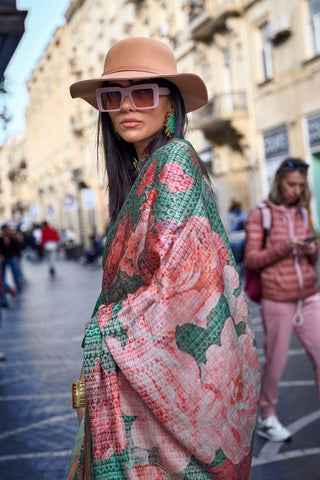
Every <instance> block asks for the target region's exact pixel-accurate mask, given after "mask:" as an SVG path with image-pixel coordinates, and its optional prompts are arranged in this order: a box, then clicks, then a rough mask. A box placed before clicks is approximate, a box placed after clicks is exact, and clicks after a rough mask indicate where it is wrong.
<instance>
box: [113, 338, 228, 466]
mask: <svg viewBox="0 0 320 480" xmlns="http://www.w3.org/2000/svg"><path fill="white" fill-rule="evenodd" d="M136 337H137V333H136ZM106 341H107V345H108V347H109V350H110V352H111V354H112V356H113V357H114V359H115V361H116V363H117V365H118V366H119V369H120V371H121V373H119V375H118V382H119V391H120V399H121V411H122V413H123V414H125V415H130V416H134V417H137V418H136V420H135V421H134V423H133V425H132V428H131V436H132V439H133V442H134V443H135V444H136V445H137V446H139V447H141V448H146V449H149V448H153V447H157V448H158V449H159V455H160V457H161V460H162V464H163V465H164V467H165V468H166V470H168V471H169V472H170V473H177V472H181V471H182V470H183V469H184V468H186V466H187V465H188V463H189V461H190V458H191V455H195V456H196V457H197V458H198V459H199V460H201V461H203V462H205V463H211V462H212V461H213V460H214V458H215V455H216V450H217V449H218V448H219V447H220V445H221V444H222V443H223V438H222V433H221V424H222V423H223V421H224V418H223V417H222V415H221V411H222V409H221V411H219V409H217V408H215V401H216V393H215V391H214V389H212V388H211V387H210V386H208V385H204V384H202V383H201V381H200V376H199V367H198V365H197V363H196V362H195V360H194V359H193V358H192V357H191V355H189V354H187V353H185V352H182V351H180V350H178V349H177V347H176V346H174V345H173V346H171V347H170V346H168V345H164V344H163V343H160V342H154V340H153V338H152V336H151V335H150V334H148V331H144V332H143V330H141V332H140V336H139V338H138V339H136V340H135V339H131V340H129V341H128V342H127V343H126V346H125V347H124V348H123V349H122V347H121V344H120V342H119V341H118V340H116V339H114V338H111V337H109V338H107V339H106ZM128 359H130V362H129V361H128Z"/></svg>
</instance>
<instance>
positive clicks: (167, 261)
mask: <svg viewBox="0 0 320 480" xmlns="http://www.w3.org/2000/svg"><path fill="white" fill-rule="evenodd" d="M84 347H85V348H84V368H85V380H86V391H87V402H88V409H89V417H90V426H91V441H92V448H91V476H92V479H95V480H98V479H99V480H102V479H103V480H105V479H112V480H120V479H121V480H122V479H129V480H136V479H139V480H153V479H154V480H158V479H159V480H160V479H172V480H180V479H194V480H205V479H209V478H213V479H228V480H231V479H237V480H240V479H247V478H248V477H249V471H250V464H251V449H252V437H253V429H254V424H255V419H256V412H257V405H258V396H259V365H258V356H257V351H256V347H255V342H254V334H253V331H252V326H251V323H250V319H249V315H248V307H247V304H246V301H245V297H244V292H243V289H242V285H241V283H240V279H239V275H238V272H237V269H236V265H235V262H234V259H233V256H232V253H231V250H230V247H229V244H228V240H227V236H226V233H225V231H224V228H223V225H222V222H221V219H220V217H219V214H218V212H217V210H216V207H215V205H214V202H213V200H212V195H211V192H210V188H209V186H208V184H207V182H206V181H205V178H204V175H203V172H202V171H201V169H200V168H199V163H198V160H197V159H196V155H195V154H194V153H193V150H192V148H191V147H190V145H188V144H187V143H186V142H185V143H181V142H180V143H175V142H169V143H168V144H167V145H166V146H164V147H162V148H161V149H159V150H157V151H156V152H155V153H154V154H153V155H152V156H151V157H150V158H149V160H148V161H147V163H146V164H145V165H144V167H143V169H142V171H141V172H140V175H139V177H138V178H137V180H136V181H135V184H134V186H133V187H132V190H131V191H130V193H129V195H128V198H127V200H126V202H125V204H124V206H123V208H122V210H121V212H120V214H119V216H118V218H117V220H116V221H115V222H114V224H113V225H112V226H111V227H110V228H109V232H108V235H107V239H106V247H105V253H104V272H103V280H102V293H101V295H100V297H99V300H98V302H97V304H96V307H95V309H94V313H93V316H92V319H91V320H90V322H89V323H88V324H87V326H86V335H85V341H84ZM83 458H84V456H83V452H82V455H80V460H78V462H79V463H78V469H77V473H76V474H75V475H74V476H73V477H71V478H73V479H76V478H77V479H83V478H84V468H83Z"/></svg>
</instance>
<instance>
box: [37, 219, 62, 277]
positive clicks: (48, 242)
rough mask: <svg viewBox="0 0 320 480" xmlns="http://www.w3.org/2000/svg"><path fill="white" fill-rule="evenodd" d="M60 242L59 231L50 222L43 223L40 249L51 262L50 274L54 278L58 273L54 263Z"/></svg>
mask: <svg viewBox="0 0 320 480" xmlns="http://www.w3.org/2000/svg"><path fill="white" fill-rule="evenodd" d="M59 241H60V235H59V233H58V231H57V230H56V229H55V228H53V227H52V226H50V225H49V224H48V222H43V226H42V229H41V241H40V244H39V247H40V249H41V250H42V251H43V253H44V255H45V257H46V258H47V260H48V262H49V273H50V275H51V276H52V277H54V276H55V273H56V271H55V265H54V262H55V259H56V254H57V250H58V243H59Z"/></svg>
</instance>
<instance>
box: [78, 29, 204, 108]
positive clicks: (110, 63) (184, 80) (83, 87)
mask: <svg viewBox="0 0 320 480" xmlns="http://www.w3.org/2000/svg"><path fill="white" fill-rule="evenodd" d="M153 78H165V79H167V80H169V81H170V82H172V83H174V84H175V85H176V86H177V87H178V89H179V90H180V93H181V95H182V98H183V100H184V104H185V107H186V111H187V112H192V111H193V110H197V109H198V108H200V107H202V106H203V105H205V104H206V103H207V101H208V93H207V88H206V86H205V83H204V82H203V80H202V79H201V78H200V77H199V76H198V75H196V74H194V73H178V72H177V63H176V59H175V57H174V54H173V52H172V51H171V50H170V48H169V47H167V45H166V44H164V43H163V42H160V41H159V40H155V39H152V38H144V37H133V38H126V39H124V40H120V41H119V42H117V43H116V44H114V45H113V46H112V47H111V48H110V50H109V51H108V53H107V55H106V58H105V62H104V69H103V74H102V75H101V77H98V78H91V79H89V80H82V81H80V82H76V83H74V84H72V85H71V87H70V93H71V96H72V97H73V98H77V97H79V98H83V99H84V100H86V101H87V102H88V103H90V105H92V106H93V107H95V108H98V106H97V101H96V89H97V88H100V87H102V86H103V82H105V81H118V80H135V79H141V80H145V79H153Z"/></svg>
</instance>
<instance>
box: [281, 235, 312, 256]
mask: <svg viewBox="0 0 320 480" xmlns="http://www.w3.org/2000/svg"><path fill="white" fill-rule="evenodd" d="M288 244H289V245H290V248H291V250H299V251H300V252H302V253H303V254H304V255H312V254H313V253H315V252H316V250H317V248H318V245H317V242H316V241H315V240H314V241H313V242H306V241H305V239H304V238H303V237H292V238H290V239H289V240H288Z"/></svg>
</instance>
